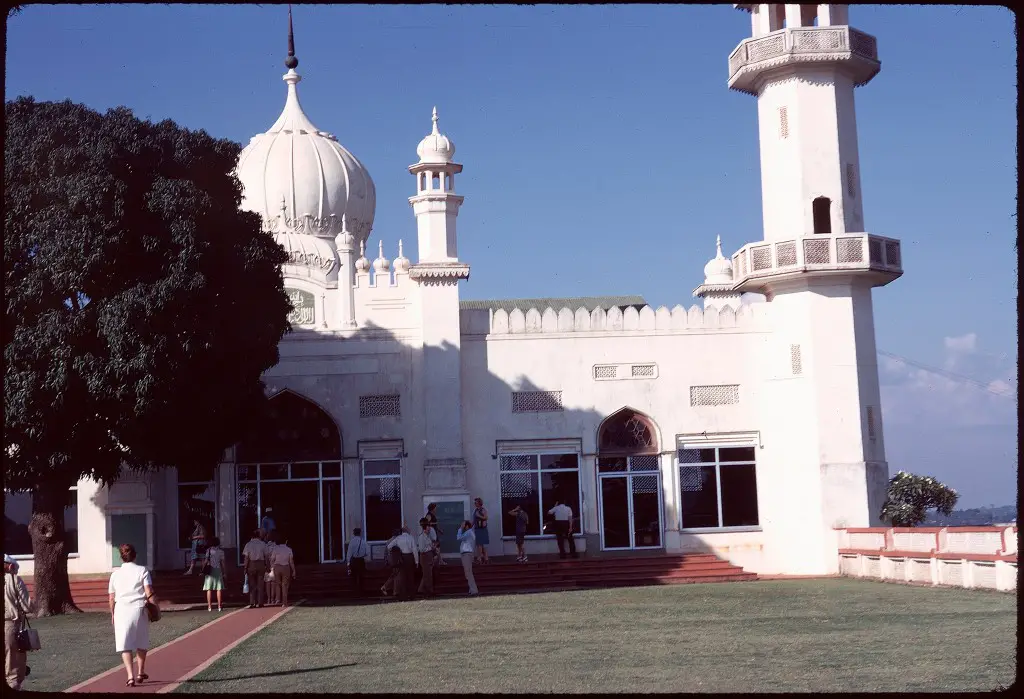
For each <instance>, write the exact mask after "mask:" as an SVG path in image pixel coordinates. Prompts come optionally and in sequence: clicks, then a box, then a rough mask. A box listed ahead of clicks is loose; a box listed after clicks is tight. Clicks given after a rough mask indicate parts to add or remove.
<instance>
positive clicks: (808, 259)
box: [804, 240, 832, 265]
mask: <svg viewBox="0 0 1024 699" xmlns="http://www.w3.org/2000/svg"><path fill="white" fill-rule="evenodd" d="M831 261H832V258H831V255H829V249H828V241H827V240H805V241H804V262H805V263H806V264H809V265H827V264H829V262H831Z"/></svg>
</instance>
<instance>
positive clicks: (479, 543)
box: [473, 498, 491, 563]
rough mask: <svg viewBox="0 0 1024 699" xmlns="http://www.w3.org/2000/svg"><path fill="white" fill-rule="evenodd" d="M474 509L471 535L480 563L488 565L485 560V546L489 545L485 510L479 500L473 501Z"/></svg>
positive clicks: (481, 501)
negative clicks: (474, 538) (474, 541)
mask: <svg viewBox="0 0 1024 699" xmlns="http://www.w3.org/2000/svg"><path fill="white" fill-rule="evenodd" d="M475 503H476V509H475V510H473V534H474V535H475V537H476V548H477V551H478V552H479V553H480V562H481V563H490V560H488V558H487V548H486V547H487V544H489V543H491V539H490V536H489V535H488V533H487V517H488V515H487V508H486V507H484V501H483V500H482V499H481V498H477V499H476V500H475Z"/></svg>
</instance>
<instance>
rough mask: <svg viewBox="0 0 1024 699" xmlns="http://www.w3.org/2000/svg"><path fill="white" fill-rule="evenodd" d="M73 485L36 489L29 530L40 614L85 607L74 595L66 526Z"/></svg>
mask: <svg viewBox="0 0 1024 699" xmlns="http://www.w3.org/2000/svg"><path fill="white" fill-rule="evenodd" d="M68 496H69V489H68V488H67V487H66V486H64V487H62V486H61V485H58V484H52V485H51V484H44V485H40V486H39V487H38V488H36V489H35V490H34V491H33V492H32V520H31V521H30V522H29V525H28V532H29V534H30V535H31V536H32V556H33V557H34V559H35V572H34V573H33V576H32V577H33V586H32V587H33V590H32V593H33V597H35V599H36V605H37V609H38V612H37V615H38V616H52V615H54V614H67V613H69V612H80V611H82V610H81V609H79V608H78V607H76V606H75V603H74V601H73V600H72V599H71V581H70V580H69V579H68V551H67V532H66V531H65V530H64V509H65V507H67V505H68Z"/></svg>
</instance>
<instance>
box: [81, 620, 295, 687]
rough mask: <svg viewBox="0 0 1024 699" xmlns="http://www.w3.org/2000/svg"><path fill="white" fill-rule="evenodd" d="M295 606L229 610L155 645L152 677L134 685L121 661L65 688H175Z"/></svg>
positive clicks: (149, 671)
mask: <svg viewBox="0 0 1024 699" xmlns="http://www.w3.org/2000/svg"><path fill="white" fill-rule="evenodd" d="M293 608H294V605H292V606H290V607H287V608H285V609H282V608H281V607H264V608H262V609H240V610H237V611H233V612H227V613H226V614H225V615H224V616H222V617H221V618H219V619H216V620H214V621H212V622H210V623H209V624H207V625H205V626H202V627H200V628H198V629H196V630H195V631H192V632H190V633H187V634H185V635H184V636H182V637H180V638H176V639H174V640H173V641H170V642H169V643H165V644H164V645H162V646H159V647H157V648H154V649H153V650H152V651H150V653H149V656H148V657H147V658H146V674H147V675H149V679H148V680H146V681H145V682H144V683H142V684H139V685H137V686H135V687H126V686H125V684H124V683H125V682H126V681H127V673H126V672H125V669H124V666H122V665H120V664H119V665H118V666H117V667H116V668H111V669H110V670H108V671H106V672H104V673H102V674H100V675H97V676H96V677H93V678H92V679H90V680H86V681H85V682H82V683H81V684H78V685H75V686H74V687H71V688H70V689H67V690H65V691H67V692H131V693H138V692H142V693H150V694H157V693H164V692H170V691H173V690H174V689H175V688H176V687H177V686H178V685H179V684H181V683H182V682H183V681H185V680H187V679H189V678H191V677H193V676H194V675H196V674H198V673H199V672H200V671H202V670H203V669H205V668H206V667H207V666H208V665H209V664H211V663H212V661H213V660H215V659H216V658H218V657H220V656H221V655H223V654H224V653H225V652H227V651H228V650H230V649H231V648H233V647H234V646H236V645H238V643H240V642H241V641H243V640H245V639H246V638H248V637H249V636H251V635H252V634H254V633H255V632H256V631H258V630H260V629H261V628H263V627H264V626H267V625H269V624H270V623H271V622H273V621H274V620H275V619H276V618H277V617H279V616H281V615H282V614H284V613H286V612H287V611H289V610H290V609H293ZM157 623H160V622H157Z"/></svg>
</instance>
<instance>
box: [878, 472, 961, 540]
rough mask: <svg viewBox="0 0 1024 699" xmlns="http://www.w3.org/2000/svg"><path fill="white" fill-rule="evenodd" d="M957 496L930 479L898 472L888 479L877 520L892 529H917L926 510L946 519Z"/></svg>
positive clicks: (923, 518) (929, 477)
mask: <svg viewBox="0 0 1024 699" xmlns="http://www.w3.org/2000/svg"><path fill="white" fill-rule="evenodd" d="M959 497H960V496H959V495H958V494H957V492H956V491H955V490H953V489H952V488H950V487H948V486H945V485H943V484H942V483H939V482H938V481H937V480H935V479H934V478H932V477H931V476H918V475H915V474H913V473H906V472H904V471H900V472H899V473H897V474H896V475H895V476H893V477H892V478H891V479H890V480H889V488H888V491H887V493H886V498H885V503H884V504H883V505H882V512H881V513H880V514H879V517H881V518H882V519H883V520H884V521H887V522H890V523H891V524H892V526H894V527H916V526H917V525H918V524H920V523H921V522H923V521H924V520H925V517H926V512H927V511H928V510H931V509H934V510H938V511H939V512H941V513H942V514H944V515H946V516H949V515H950V514H951V513H952V512H953V507H954V506H955V505H956V501H957V499H959Z"/></svg>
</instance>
